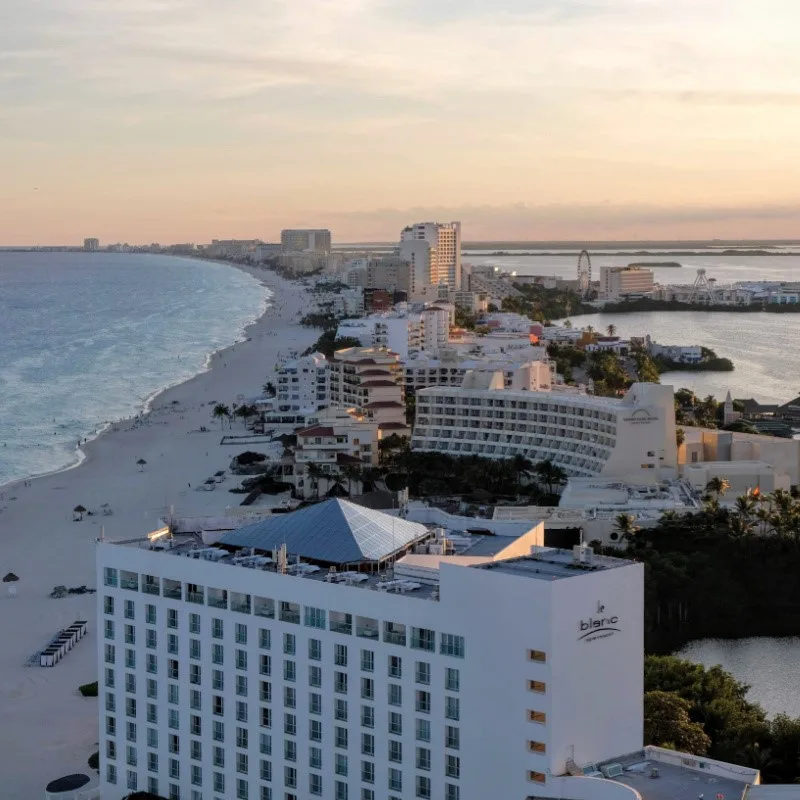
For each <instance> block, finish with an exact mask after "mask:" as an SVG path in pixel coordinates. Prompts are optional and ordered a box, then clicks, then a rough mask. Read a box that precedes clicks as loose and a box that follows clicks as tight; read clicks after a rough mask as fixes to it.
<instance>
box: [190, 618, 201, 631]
mask: <svg viewBox="0 0 800 800" xmlns="http://www.w3.org/2000/svg"><path fill="white" fill-rule="evenodd" d="M189 633H200V615H199V614H189Z"/></svg>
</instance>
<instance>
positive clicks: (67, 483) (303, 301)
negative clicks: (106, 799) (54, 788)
mask: <svg viewBox="0 0 800 800" xmlns="http://www.w3.org/2000/svg"><path fill="white" fill-rule="evenodd" d="M246 271H248V272H249V273H250V274H252V275H253V276H254V277H255V278H257V279H258V280H261V281H262V282H264V283H265V284H266V285H267V286H268V287H269V288H270V289H271V290H272V291H273V297H272V300H271V302H270V306H269V308H268V309H267V311H266V312H265V314H264V315H263V316H262V317H261V318H260V319H259V320H258V321H257V322H255V323H254V324H253V325H252V326H250V327H249V328H248V329H247V332H246V336H247V337H248V340H247V341H244V342H240V343H238V344H236V345H234V346H232V347H230V348H228V349H226V350H223V351H220V352H219V353H217V354H215V355H214V357H213V358H212V359H211V363H210V369H209V370H208V371H207V372H204V373H202V374H200V375H198V376H196V377H194V378H193V379H191V380H189V381H187V382H186V383H183V384H180V385H179V386H176V387H174V388H172V389H169V390H167V391H166V392H164V393H163V394H161V395H159V396H158V397H157V398H156V399H155V401H154V402H153V404H152V409H151V412H150V413H149V414H147V415H146V416H144V417H140V418H137V419H135V420H126V421H123V422H120V423H118V424H116V425H115V426H113V428H112V429H111V430H109V431H107V432H106V433H104V434H103V435H102V436H100V437H99V438H98V439H96V440H95V441H93V442H90V443H89V444H88V445H87V446H86V456H87V458H86V460H85V461H84V462H83V463H82V464H81V465H80V466H78V467H76V468H74V469H70V470H67V471H64V472H60V473H56V474H54V475H49V476H44V477H41V478H36V479H34V480H32V481H28V482H25V481H20V482H17V483H15V484H9V485H6V486H4V487H2V489H0V492H2V497H3V499H2V500H1V501H0V509H1V510H0V575H5V574H6V573H8V572H14V573H15V574H16V575H17V576H19V578H20V580H19V581H18V582H17V583H16V584H15V587H16V589H17V595H16V597H11V596H9V595H8V593H7V592H6V587H5V586H4V587H3V589H2V591H1V592H0V641H2V642H3V647H2V648H0V775H2V776H3V793H2V796H3V800H31V798H37V797H40V796H42V794H43V791H44V786H45V784H46V783H47V782H48V781H49V780H51V779H53V778H56V777H58V776H60V775H65V774H68V773H72V772H84V771H88V768H87V766H86V759H87V758H88V757H89V755H90V754H91V753H93V752H95V750H96V749H97V747H96V743H97V740H98V734H97V702H98V701H97V699H95V698H83V697H81V696H80V694H79V693H78V691H77V689H78V686H79V685H80V684H83V683H88V682H91V681H94V680H96V679H97V655H96V647H97V636H98V635H99V632H98V630H97V627H96V624H95V623H96V612H95V604H96V595H94V594H84V595H67V596H66V597H63V598H61V599H51V598H50V596H49V595H50V592H51V591H52V589H53V587H54V586H57V585H63V586H67V587H77V586H81V585H86V586H87V587H90V588H94V586H95V576H94V546H95V540H96V539H97V538H98V537H99V536H100V529H101V526H104V527H105V532H106V536H107V537H108V538H110V539H124V538H131V537H136V536H141V535H142V534H143V533H145V532H147V531H149V530H152V529H153V528H155V527H156V526H157V523H158V519H159V517H160V516H161V515H162V514H163V513H164V512H165V510H166V509H168V508H169V507H170V506H174V509H175V512H176V513H179V514H187V515H191V514H207V513H212V512H217V511H221V510H222V509H224V508H225V507H226V506H229V505H236V504H238V503H239V502H240V501H241V496H240V495H234V494H230V493H228V491H227V489H228V488H230V487H231V486H234V485H236V484H238V481H237V480H234V479H228V480H227V481H226V482H225V483H224V484H222V485H221V486H220V487H218V489H217V491H213V492H206V491H198V490H197V488H198V486H199V485H200V484H202V483H203V481H204V480H206V479H207V478H208V477H209V476H210V475H213V474H214V473H215V472H216V471H217V470H227V469H228V466H229V464H230V460H231V458H232V457H233V456H234V455H236V454H237V453H239V452H240V451H241V450H243V449H246V448H245V447H243V446H240V447H236V446H230V445H228V446H223V445H221V444H220V440H221V437H222V432H221V430H220V424H219V422H218V421H216V420H213V419H212V416H211V412H212V409H213V406H214V403H215V402H220V403H226V404H228V405H230V404H231V403H233V402H234V401H235V400H236V398H237V396H238V395H244V396H245V397H247V398H250V397H253V396H255V395H258V394H260V393H261V387H262V385H263V384H264V383H265V381H266V380H268V379H271V376H272V374H273V371H274V367H275V364H276V362H277V359H278V354H279V353H280V352H286V350H287V349H289V348H290V347H293V348H297V349H300V350H302V349H304V348H306V347H307V346H308V345H310V344H312V343H313V341H314V340H315V339H316V336H317V333H318V332H316V331H314V330H310V329H307V328H303V327H301V326H300V325H299V324H297V322H298V319H299V317H300V316H301V315H302V314H303V313H305V312H306V311H307V310H308V305H309V298H308V296H307V294H306V293H305V291H304V290H303V289H302V288H301V287H300V286H299V285H298V284H294V283H289V282H287V281H285V280H283V279H281V278H280V277H278V276H276V275H275V274H274V273H270V272H265V271H264V270H260V269H252V270H250V269H248V270H246ZM225 424H226V433H228V430H227V422H226V423H225ZM201 427H205V428H206V429H207V430H206V431H205V432H201V431H200V428H201ZM237 429H238V430H237ZM237 432H240V433H241V432H243V430H242V423H241V422H234V424H233V431H232V433H234V434H236V433H237ZM139 459H143V460H144V461H146V462H147V463H146V465H144V466H143V467H142V468H141V469H140V467H139V466H137V463H136V462H137V461H138V460H139ZM104 504H108V505H109V507H110V509H111V510H112V511H113V514H112V515H108V516H106V515H103V513H102V507H103V505H104ZM78 505H82V506H84V507H85V508H87V509H90V510H92V511H93V512H96V513H94V514H92V515H91V516H84V518H83V519H82V520H81V521H77V522H76V521H73V517H74V515H73V508H75V507H76V506H78ZM78 619H84V620H88V622H89V626H88V634H87V636H86V637H85V638H84V639H83V640H82V641H81V642H79V643H78V644H77V645H76V646H75V648H74V649H73V650H72V651H71V652H70V653H69V654H68V655H67V656H66V657H65V658H64V659H63V660H62V661H61V662H60V663H58V664H57V665H56V666H55V667H53V668H42V667H36V666H33V667H29V666H26V662H27V661H28V659H29V658H30V657H31V656H32V655H33V654H34V653H36V652H37V651H39V650H41V649H42V648H43V647H44V646H45V645H46V644H47V643H48V642H49V641H50V639H51V637H52V636H53V635H54V634H55V633H57V632H58V631H59V630H60V629H61V628H64V627H66V626H68V625H70V624H71V623H72V622H74V621H75V620H78Z"/></svg>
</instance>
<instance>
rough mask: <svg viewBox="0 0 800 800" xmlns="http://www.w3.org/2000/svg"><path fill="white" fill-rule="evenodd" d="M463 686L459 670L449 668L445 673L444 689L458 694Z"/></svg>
mask: <svg viewBox="0 0 800 800" xmlns="http://www.w3.org/2000/svg"><path fill="white" fill-rule="evenodd" d="M460 686H461V673H460V672H459V671H458V670H457V669H453V668H451V667H447V668H446V669H445V671H444V688H445V689H446V690H447V691H448V692H457V691H458V690H459V688H460Z"/></svg>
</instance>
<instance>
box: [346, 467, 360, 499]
mask: <svg viewBox="0 0 800 800" xmlns="http://www.w3.org/2000/svg"><path fill="white" fill-rule="evenodd" d="M342 474H343V475H344V478H345V480H346V481H347V493H348V494H349V495H352V494H353V481H355V482H356V483H358V482H359V481H361V480H362V479H363V476H362V471H361V467H360V466H359V465H358V464H345V465H344V466H343V467H342Z"/></svg>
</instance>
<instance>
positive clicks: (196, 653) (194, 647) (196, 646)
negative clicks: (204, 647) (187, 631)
mask: <svg viewBox="0 0 800 800" xmlns="http://www.w3.org/2000/svg"><path fill="white" fill-rule="evenodd" d="M189 658H192V659H194V660H195V661H199V660H200V640H199V639H189Z"/></svg>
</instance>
